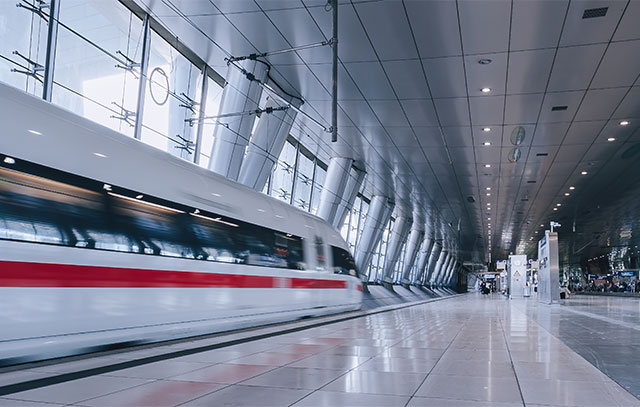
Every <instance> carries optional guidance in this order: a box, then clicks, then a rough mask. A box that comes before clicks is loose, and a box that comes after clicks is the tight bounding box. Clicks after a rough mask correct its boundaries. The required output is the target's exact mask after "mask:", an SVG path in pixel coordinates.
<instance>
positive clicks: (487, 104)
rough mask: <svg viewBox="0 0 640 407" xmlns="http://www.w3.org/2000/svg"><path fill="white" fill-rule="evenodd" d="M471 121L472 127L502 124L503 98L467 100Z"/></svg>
mask: <svg viewBox="0 0 640 407" xmlns="http://www.w3.org/2000/svg"><path fill="white" fill-rule="evenodd" d="M469 108H470V109H471V121H472V122H473V124H474V125H491V124H498V125H499V124H502V122H503V118H504V96H480V97H472V98H469Z"/></svg>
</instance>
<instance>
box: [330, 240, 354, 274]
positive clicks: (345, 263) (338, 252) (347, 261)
mask: <svg viewBox="0 0 640 407" xmlns="http://www.w3.org/2000/svg"><path fill="white" fill-rule="evenodd" d="M331 254H332V257H333V272H334V273H336V274H349V275H351V276H357V275H358V268H357V267H356V263H355V262H354V261H353V257H352V256H351V253H349V252H348V251H346V250H344V249H341V248H339V247H335V246H331Z"/></svg>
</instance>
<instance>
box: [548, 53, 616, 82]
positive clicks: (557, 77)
mask: <svg viewBox="0 0 640 407" xmlns="http://www.w3.org/2000/svg"><path fill="white" fill-rule="evenodd" d="M606 48H607V44H594V45H583V46H578V47H568V48H559V49H558V53H557V55H556V60H555V62H554V64H553V70H552V72H551V79H550V80H549V91H550V92H557V91H567V90H581V89H587V88H588V87H589V82H590V81H591V78H593V74H594V73H595V72H596V68H597V67H598V63H599V62H600V59H601V58H602V54H604V51H605V49H606Z"/></svg>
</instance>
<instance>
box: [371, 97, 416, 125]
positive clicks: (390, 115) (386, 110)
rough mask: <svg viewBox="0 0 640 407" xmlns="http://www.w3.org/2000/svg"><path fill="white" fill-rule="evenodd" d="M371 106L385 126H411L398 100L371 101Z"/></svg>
mask: <svg viewBox="0 0 640 407" xmlns="http://www.w3.org/2000/svg"><path fill="white" fill-rule="evenodd" d="M369 105H371V108H372V109H373V111H374V113H375V114H376V116H377V117H378V119H379V120H380V123H382V125H383V126H408V125H409V123H407V118H406V117H405V115H404V112H403V111H402V108H401V107H400V103H398V101H397V100H370V101H369Z"/></svg>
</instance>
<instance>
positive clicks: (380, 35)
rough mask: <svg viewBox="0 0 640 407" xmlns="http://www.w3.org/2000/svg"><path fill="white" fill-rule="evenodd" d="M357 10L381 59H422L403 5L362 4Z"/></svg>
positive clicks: (390, 3)
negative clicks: (419, 56)
mask: <svg viewBox="0 0 640 407" xmlns="http://www.w3.org/2000/svg"><path fill="white" fill-rule="evenodd" d="M354 7H355V9H356V14H358V15H359V16H360V19H361V21H362V23H363V24H364V28H365V31H366V32H367V34H368V35H369V38H370V39H371V42H372V43H373V47H374V49H375V50H376V52H377V53H378V56H379V57H380V59H381V60H392V59H410V58H417V57H418V53H417V50H416V47H415V45H414V43H413V37H412V36H411V30H410V29H409V22H408V20H407V17H406V14H405V12H404V8H403V7H402V4H400V3H398V2H366V3H365V2H362V3H356V4H354ZM390 22H393V23H390Z"/></svg>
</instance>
